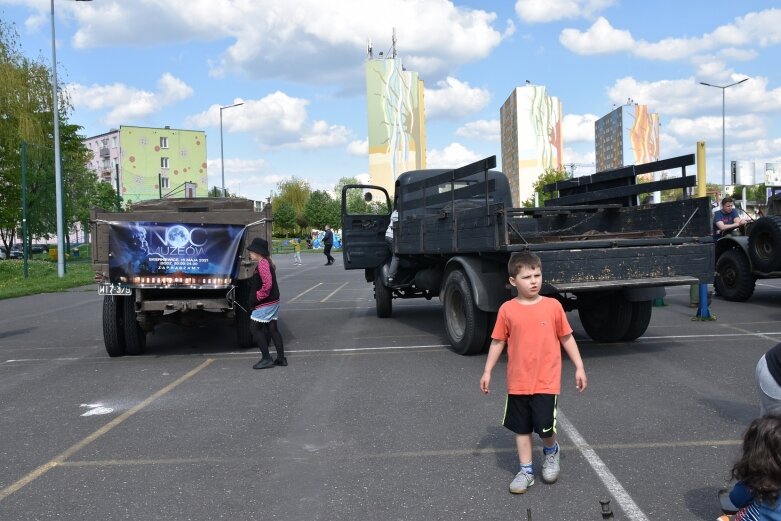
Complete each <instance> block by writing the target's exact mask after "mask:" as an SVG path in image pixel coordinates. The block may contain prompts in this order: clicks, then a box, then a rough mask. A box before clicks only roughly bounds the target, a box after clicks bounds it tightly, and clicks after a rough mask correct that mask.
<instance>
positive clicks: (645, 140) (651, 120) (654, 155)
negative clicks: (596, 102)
mask: <svg viewBox="0 0 781 521" xmlns="http://www.w3.org/2000/svg"><path fill="white" fill-rule="evenodd" d="M625 115H629V116H630V117H631V119H633V121H631V125H627V126H628V128H629V130H628V131H627V133H626V135H627V137H628V139H629V146H628V147H625V149H626V150H630V149H631V150H632V158H625V160H624V163H625V164H627V163H628V161H627V159H630V160H634V162H632V163H629V164H634V165H642V164H645V163H651V162H653V161H659V115H658V114H654V113H649V112H648V105H634V114H632V111H631V110H630V111H627V112H626V113H625ZM627 123H629V122H628V121H626V122H625V124H627Z"/></svg>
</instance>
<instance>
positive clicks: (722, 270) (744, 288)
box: [715, 250, 756, 302]
mask: <svg viewBox="0 0 781 521" xmlns="http://www.w3.org/2000/svg"><path fill="white" fill-rule="evenodd" d="M716 273H717V274H718V276H717V277H716V283H715V286H716V291H717V292H718V293H719V295H721V296H722V297H724V298H725V299H727V300H731V301H733V302H745V301H746V300H748V299H749V298H750V297H751V295H752V294H753V293H754V286H755V285H756V279H755V278H754V275H753V274H752V273H751V265H750V264H749V262H748V259H747V258H746V256H745V255H744V254H743V252H740V251H735V250H729V251H725V252H724V253H722V254H721V255H719V258H718V259H717V260H716Z"/></svg>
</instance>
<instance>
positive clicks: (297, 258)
mask: <svg viewBox="0 0 781 521" xmlns="http://www.w3.org/2000/svg"><path fill="white" fill-rule="evenodd" d="M293 264H294V265H296V266H301V264H302V262H301V239H300V238H298V237H297V238H295V239H293Z"/></svg>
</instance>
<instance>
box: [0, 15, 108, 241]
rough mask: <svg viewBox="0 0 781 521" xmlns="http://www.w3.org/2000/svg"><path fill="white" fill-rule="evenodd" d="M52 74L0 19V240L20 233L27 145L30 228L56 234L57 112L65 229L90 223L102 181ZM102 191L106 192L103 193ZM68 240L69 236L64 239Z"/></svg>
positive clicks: (42, 234) (34, 232) (33, 233)
mask: <svg viewBox="0 0 781 521" xmlns="http://www.w3.org/2000/svg"><path fill="white" fill-rule="evenodd" d="M50 76H51V75H50V70H49V68H48V66H47V65H46V64H45V63H43V62H42V61H34V60H30V59H29V58H27V57H25V56H24V54H23V53H22V52H21V50H20V48H19V44H18V35H17V33H16V30H15V28H14V27H13V26H10V25H8V24H6V23H3V22H2V21H0V240H2V242H4V243H6V245H7V244H8V243H13V242H14V237H15V236H16V235H17V234H18V233H20V231H21V220H22V157H21V148H22V147H21V145H22V142H24V143H26V152H27V157H26V161H25V167H26V186H27V191H26V195H27V224H28V229H29V233H30V235H31V236H39V237H50V236H52V235H54V234H56V230H57V223H56V197H55V195H56V193H55V192H56V189H55V181H54V179H55V173H54V151H53V143H54V123H53V119H54V118H53V116H52V112H53V110H57V111H58V117H59V121H60V126H59V127H60V151H61V160H60V164H61V173H62V196H63V221H64V223H63V225H64V229H65V230H69V229H70V228H71V227H72V225H73V224H74V223H76V222H81V223H82V224H86V222H87V220H88V212H89V207H90V206H91V205H92V204H93V198H94V197H98V187H97V184H98V183H99V181H98V180H97V178H96V177H95V175H94V173H92V172H90V171H89V169H88V168H87V164H88V157H89V152H88V150H87V149H86V147H85V146H84V145H83V137H82V136H80V135H79V131H80V130H81V128H80V127H78V126H76V125H71V124H69V123H68V114H69V112H70V110H71V104H70V100H69V98H68V96H67V93H66V92H65V91H63V90H60V91H59V99H58V100H57V103H56V108H55V103H54V102H53V98H52V89H51V83H50ZM101 193H102V192H101ZM66 237H67V235H66Z"/></svg>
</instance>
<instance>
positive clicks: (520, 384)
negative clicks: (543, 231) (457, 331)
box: [480, 252, 588, 494]
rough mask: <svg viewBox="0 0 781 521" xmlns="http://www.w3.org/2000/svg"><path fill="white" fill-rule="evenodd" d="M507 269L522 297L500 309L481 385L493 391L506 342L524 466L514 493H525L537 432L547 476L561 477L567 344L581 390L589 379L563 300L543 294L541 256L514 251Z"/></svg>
mask: <svg viewBox="0 0 781 521" xmlns="http://www.w3.org/2000/svg"><path fill="white" fill-rule="evenodd" d="M507 271H508V273H509V274H510V284H512V285H513V286H514V287H515V288H516V289H517V290H518V296H517V297H516V298H514V299H512V300H509V301H507V302H505V303H504V304H502V306H501V307H500V308H499V314H498V316H497V318H496V326H494V331H493V333H492V334H491V347H490V348H489V350H488V358H487V359H486V361H485V370H484V371H483V376H482V377H481V378H480V389H481V390H482V391H483V392H484V393H485V394H488V392H489V385H490V383H491V371H492V370H493V368H494V366H495V365H496V362H497V361H498V360H499V357H500V356H501V354H502V351H504V348H505V345H507V402H506V405H505V413H504V421H503V424H504V426H505V427H507V428H508V429H510V430H511V431H513V432H515V443H516V446H517V447H518V459H519V460H520V464H521V467H520V471H519V472H518V474H516V476H515V478H514V479H513V481H512V483H510V492H512V493H513V494H523V493H524V492H526V490H527V489H528V488H529V487H530V486H532V485H534V470H533V468H532V432H536V433H537V434H538V435H539V436H540V438H542V441H543V445H544V447H543V449H542V450H543V456H544V459H543V464H542V480H543V481H544V482H546V483H554V482H555V481H556V480H557V479H558V478H559V471H560V467H559V453H560V450H559V444H558V443H557V442H556V436H555V433H556V403H557V400H558V395H559V392H560V390H561V348H562V347H563V348H564V350H565V351H566V352H567V355H568V356H569V358H570V360H572V362H573V363H574V364H575V387H576V388H577V390H578V391H580V392H583V391H584V390H585V389H586V386H587V385H588V382H587V380H586V371H585V370H584V369H583V360H581V358H580V352H579V351H578V344H577V343H576V342H575V338H574V337H573V336H572V328H571V327H570V325H569V322H567V316H566V315H565V313H564V308H562V306H561V303H560V302H559V301H558V300H556V299H553V298H549V297H543V296H542V295H540V288H541V287H542V263H541V261H540V258H539V257H538V256H537V255H535V254H533V253H530V252H521V253H514V254H513V255H512V256H511V257H510V262H509V263H508V265H507Z"/></svg>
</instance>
